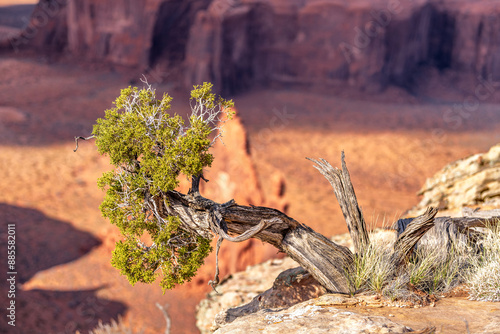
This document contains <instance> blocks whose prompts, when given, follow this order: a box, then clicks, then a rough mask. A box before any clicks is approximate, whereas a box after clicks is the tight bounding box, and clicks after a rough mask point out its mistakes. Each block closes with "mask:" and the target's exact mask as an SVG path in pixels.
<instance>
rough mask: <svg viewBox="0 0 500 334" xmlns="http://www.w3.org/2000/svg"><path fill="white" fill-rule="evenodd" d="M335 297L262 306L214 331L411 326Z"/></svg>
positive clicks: (405, 329)
mask: <svg viewBox="0 0 500 334" xmlns="http://www.w3.org/2000/svg"><path fill="white" fill-rule="evenodd" d="M337 299H338V297H337V296H335V295H325V296H322V297H319V298H316V299H311V300H308V301H305V302H302V303H299V304H296V305H294V306H292V307H289V308H286V309H284V310H283V309H263V310H260V311H258V312H257V313H253V314H250V315H247V316H245V317H242V318H239V319H237V320H235V321H233V322H232V323H229V324H227V325H225V326H224V327H221V328H219V329H218V330H217V331H215V333H217V334H222V333H261V332H262V331H263V329H265V332H266V333H315V334H316V333H317V334H319V333H332V331H334V332H335V333H406V332H410V331H411V329H410V328H408V327H406V326H404V325H400V324H397V323H395V322H393V321H391V320H389V319H388V318H385V317H381V316H366V315H360V314H356V313H354V312H350V311H346V310H345V309H339V308H334V307H331V306H330V303H333V304H337V303H338V300H337Z"/></svg>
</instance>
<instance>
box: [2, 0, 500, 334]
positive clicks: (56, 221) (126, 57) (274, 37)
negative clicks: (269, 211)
mask: <svg viewBox="0 0 500 334" xmlns="http://www.w3.org/2000/svg"><path fill="white" fill-rule="evenodd" d="M143 76H145V77H146V78H147V80H148V81H149V83H150V84H152V85H153V86H154V87H155V88H156V89H157V92H158V93H162V92H169V94H171V95H172V96H173V97H174V102H173V112H176V113H179V114H181V115H184V114H186V113H187V112H188V106H189V104H188V97H189V95H188V93H189V91H190V89H191V88H192V86H193V85H195V84H201V83H202V82H204V81H210V82H212V83H213V84H214V86H215V88H216V90H217V91H218V92H219V93H220V94H222V95H223V96H224V97H226V98H232V99H234V101H235V105H236V109H237V118H236V119H235V120H234V121H232V122H230V123H229V124H228V125H227V132H226V134H225V137H224V143H225V145H222V144H220V143H219V144H217V145H216V147H214V151H213V153H214V155H215V162H214V165H213V167H212V168H211V169H210V170H209V171H208V172H207V175H206V176H207V178H208V179H209V180H210V182H209V183H208V184H206V185H205V186H204V188H203V194H204V195H205V196H206V197H209V198H212V199H214V200H216V201H228V200H230V199H231V198H234V199H235V200H236V201H237V202H238V203H240V204H253V205H265V206H270V207H274V208H277V209H279V210H282V211H284V212H286V213H287V214H288V215H290V216H291V217H293V218H295V219H296V220H298V221H300V222H302V223H305V224H307V225H309V226H311V227H312V228H313V229H315V230H316V231H318V232H320V233H322V234H324V235H326V236H329V237H330V236H332V235H335V234H340V233H345V232H347V229H346V226H345V223H344V220H343V217H342V213H341V211H340V208H339V207H338V204H337V202H336V200H335V198H334V195H333V192H332V191H331V188H330V185H329V184H328V182H327V181H326V180H325V179H324V178H323V177H322V176H321V175H320V174H319V173H318V172H317V171H316V170H315V169H314V168H312V164H311V163H310V162H309V161H307V160H306V159H305V157H312V158H320V157H321V158H324V159H327V160H328V161H329V162H330V163H332V165H334V166H338V165H340V153H341V151H342V150H344V151H345V154H346V161H347V165H348V167H349V170H350V172H351V177H352V180H353V184H354V187H355V189H356V192H357V195H358V199H359V202H360V205H361V207H362V208H363V211H364V214H365V217H366V219H367V221H368V223H369V224H370V226H372V227H374V226H381V225H383V224H386V225H389V224H390V223H392V222H393V221H394V220H396V219H398V218H399V217H401V216H403V215H404V214H405V212H406V211H407V210H409V209H410V208H412V207H413V206H415V205H416V204H417V203H418V202H419V197H418V196H417V192H418V190H419V189H420V188H421V187H422V185H423V184H424V182H425V180H426V179H427V178H429V177H431V176H432V175H434V174H435V173H436V172H437V171H439V170H440V169H441V168H442V167H443V166H445V165H446V164H448V163H450V162H452V161H455V160H457V159H460V158H464V157H466V156H468V155H471V154H474V153H479V152H485V151H487V150H488V149H489V148H490V147H491V146H493V145H494V144H496V143H498V142H500V109H499V106H500V6H498V2H497V1H494V0H491V1H488V0H484V1H473V0H413V1H410V0H350V1H347V0H170V1H169V0H133V1H131V0H114V1H111V0H99V1H98V0H41V1H39V2H37V1H29V0H27V1H15V0H0V176H1V177H0V223H1V224H2V230H1V231H0V233H1V235H2V236H1V240H0V244H1V246H2V249H5V247H6V246H7V237H6V234H7V228H6V225H7V224H16V237H17V249H18V252H17V259H16V265H17V271H18V276H17V294H16V305H17V313H16V327H15V328H13V327H11V326H8V325H7V324H6V323H5V321H4V320H5V319H4V320H2V322H1V323H0V331H1V332H6V333H75V332H76V331H80V332H81V333H87V332H88V331H89V330H92V329H93V328H95V327H96V326H97V325H98V324H99V321H102V322H103V323H109V322H111V321H112V320H117V321H118V319H119V318H122V319H123V320H122V321H123V322H124V323H126V324H127V325H129V326H131V327H132V328H134V329H135V330H141V329H142V330H144V332H145V333H159V332H162V331H164V329H165V319H164V317H163V315H162V312H161V311H160V310H159V309H158V308H157V307H156V303H159V304H160V305H166V304H168V313H169V315H170V317H171V318H172V333H198V329H197V328H196V324H195V308H196V305H197V303H198V302H199V301H200V300H201V299H203V298H204V297H205V294H206V293H207V292H208V291H210V287H209V286H208V285H207V282H208V280H210V279H212V277H213V274H214V272H215V259H214V257H213V255H212V256H210V257H209V258H208V259H207V262H206V264H205V266H204V267H202V268H201V269H200V272H199V274H198V275H197V276H196V278H195V279H193V281H192V282H190V283H188V284H186V285H184V286H180V287H178V288H176V289H174V290H171V291H167V292H166V293H165V294H164V295H162V293H161V289H160V288H159V286H158V285H155V284H153V285H143V284H137V285H136V286H134V287H132V286H130V285H129V283H128V282H127V280H126V279H125V278H124V277H121V276H120V275H119V273H118V272H117V270H115V269H113V268H112V267H111V265H110V258H111V252H112V250H113V249H114V244H115V242H116V241H117V240H120V234H119V232H118V231H117V229H115V228H114V227H113V226H111V225H110V224H109V222H107V221H106V220H104V218H102V217H101V216H100V212H99V209H98V206H99V203H100V201H101V200H102V197H103V193H102V192H101V191H100V190H99V189H98V188H97V186H96V180H97V178H98V177H99V176H100V175H101V174H102V173H103V172H104V171H107V170H109V169H110V166H109V164H108V161H107V159H106V157H101V156H99V155H98V154H97V152H96V149H95V147H94V144H93V143H92V142H85V143H81V144H80V148H79V150H78V152H76V153H74V152H73V149H74V137H75V136H88V135H90V133H91V131H92V125H93V124H94V123H95V120H96V119H97V118H99V117H102V116H103V115H104V110H105V109H107V108H109V107H111V104H112V102H113V101H114V99H115V98H116V97H117V96H118V95H119V92H120V89H121V88H125V87H127V86H129V85H137V86H141V85H142V83H141V81H140V79H141V78H142V77H143ZM442 209H449V208H447V207H446V205H445V204H443V208H442ZM277 256H279V254H277V252H276V250H275V249H273V248H272V247H271V246H269V245H264V244H262V243H261V242H260V241H257V240H250V241H247V242H245V243H242V244H229V243H223V245H222V249H221V253H220V266H221V276H224V275H229V274H231V273H235V272H237V271H239V270H244V269H245V268H246V267H247V266H248V265H251V264H255V263H260V262H262V261H264V260H266V259H269V258H274V257H277ZM1 263H4V260H3V259H2V262H1ZM2 272H4V270H3V269H2ZM1 275H6V274H4V273H2V274H1ZM3 277H4V276H2V280H1V282H2V283H0V284H1V293H0V301H1V304H2V305H4V304H5V305H7V303H8V299H7V296H6V295H7V286H6V285H5V282H6V281H5V278H3Z"/></svg>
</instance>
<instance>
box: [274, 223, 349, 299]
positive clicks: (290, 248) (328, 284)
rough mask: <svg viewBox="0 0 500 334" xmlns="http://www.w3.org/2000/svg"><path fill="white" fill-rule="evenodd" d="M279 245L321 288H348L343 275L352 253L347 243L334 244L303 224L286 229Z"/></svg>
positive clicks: (345, 277)
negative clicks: (344, 244) (289, 229)
mask: <svg viewBox="0 0 500 334" xmlns="http://www.w3.org/2000/svg"><path fill="white" fill-rule="evenodd" d="M282 247H283V250H284V251H285V252H286V253H287V254H288V255H289V256H290V257H291V258H292V259H294V260H295V261H297V262H298V263H299V264H300V265H301V266H302V267H303V268H304V269H306V270H307V271H308V272H309V273H310V274H311V275H312V276H313V277H314V278H315V279H316V280H317V281H318V282H319V283H321V285H323V286H324V287H325V288H327V289H328V290H330V291H336V292H342V293H348V292H349V282H348V279H347V277H348V276H349V273H350V272H351V271H352V265H353V261H354V257H353V254H352V253H351V251H350V250H349V249H348V248H347V247H344V246H340V245H337V244H336V243H334V242H332V241H331V240H329V239H327V238H325V237H324V236H323V235H321V234H319V233H316V232H314V231H313V230H312V229H311V228H309V227H307V226H305V225H299V226H298V227H297V228H295V229H293V230H291V231H290V232H289V233H287V234H286V236H285V237H284V238H283V242H282Z"/></svg>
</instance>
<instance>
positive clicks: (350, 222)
mask: <svg viewBox="0 0 500 334" xmlns="http://www.w3.org/2000/svg"><path fill="white" fill-rule="evenodd" d="M307 159H308V160H310V161H312V162H314V163H315V164H316V165H315V166H314V168H316V169H317V170H319V172H320V173H321V174H323V176H324V177H325V178H326V179H327V180H328V182H330V184H331V185H332V187H333V191H334V193H335V197H337V201H338V202H339V204H340V208H341V210H342V213H343V215H344V219H345V221H346V224H347V228H348V230H349V234H350V235H351V238H352V241H353V244H354V251H355V252H356V253H358V254H360V253H362V252H363V250H364V249H365V247H366V246H367V245H368V244H369V242H370V239H369V237H368V232H367V230H366V223H365V219H364V217H363V212H362V211H361V209H360V207H359V205H358V200H357V198H356V193H355V192H354V187H353V185H352V182H351V176H350V175H349V171H348V170H347V165H346V163H345V154H344V151H342V157H341V160H342V170H340V169H338V168H335V167H332V165H331V164H330V163H329V162H328V161H326V160H324V159H319V160H315V159H310V158H307Z"/></svg>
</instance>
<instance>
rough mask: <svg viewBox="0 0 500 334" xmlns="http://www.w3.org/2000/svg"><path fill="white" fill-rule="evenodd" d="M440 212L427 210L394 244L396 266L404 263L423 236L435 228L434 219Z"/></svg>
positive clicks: (431, 209) (408, 226) (410, 224)
mask: <svg viewBox="0 0 500 334" xmlns="http://www.w3.org/2000/svg"><path fill="white" fill-rule="evenodd" d="M437 213H438V210H437V209H436V208H433V207H429V208H427V210H426V211H425V213H424V214H423V215H421V216H418V217H417V218H415V219H413V220H412V221H411V222H410V223H409V224H408V225H407V226H406V229H405V230H404V232H402V233H401V234H400V235H399V236H398V238H397V240H396V242H395V243H394V260H395V263H396V264H400V263H403V262H404V261H405V260H406V259H407V258H408V257H409V256H410V254H411V252H412V251H413V248H414V247H415V245H416V244H417V242H418V241H419V240H420V238H422V236H423V235H424V234H425V233H426V232H427V231H428V230H429V229H430V228H432V227H433V226H434V217H435V216H436V214H437Z"/></svg>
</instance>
